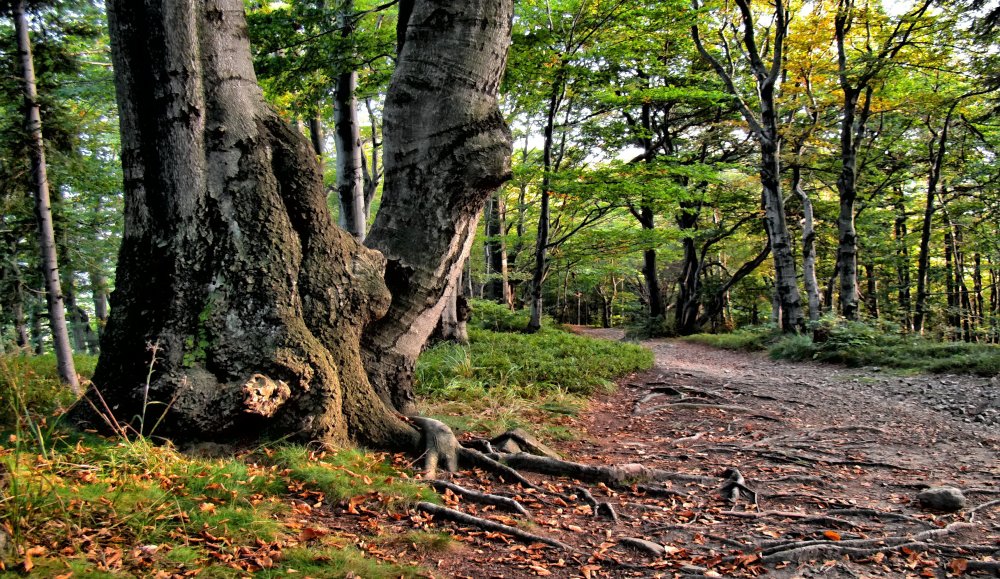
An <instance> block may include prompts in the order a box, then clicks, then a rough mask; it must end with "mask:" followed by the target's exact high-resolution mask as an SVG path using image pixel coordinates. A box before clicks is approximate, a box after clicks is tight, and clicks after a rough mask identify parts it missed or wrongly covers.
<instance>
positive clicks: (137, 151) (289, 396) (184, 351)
mask: <svg viewBox="0 0 1000 579" xmlns="http://www.w3.org/2000/svg"><path fill="white" fill-rule="evenodd" d="M442 10H449V9H448V8H441V7H440V6H438V5H437V4H436V3H434V2H430V1H428V2H417V3H416V6H415V7H414V10H413V13H414V18H415V22H416V23H417V24H416V25H411V27H410V30H409V31H408V32H407V36H408V38H409V37H410V36H411V35H413V36H416V37H419V38H420V41H415V42H414V45H417V46H419V45H420V44H421V42H422V43H423V44H424V45H425V46H424V47H425V48H428V47H430V46H434V45H435V44H436V43H437V42H438V41H440V40H441V39H448V38H454V37H460V38H465V39H467V40H468V41H469V42H471V43H473V45H474V46H475V45H476V44H475V43H476V42H477V41H478V42H479V43H480V44H490V42H488V40H489V39H490V38H492V36H496V37H498V38H497V39H496V40H494V41H493V43H492V44H491V46H493V47H496V49H497V50H498V51H499V52H498V54H499V55H500V56H502V55H503V54H504V52H503V50H505V48H506V40H505V39H503V37H502V36H503V35H502V33H503V32H505V31H506V32H508V34H509V25H510V16H509V15H510V7H509V6H508V5H507V3H506V2H491V1H487V0H484V1H483V2H476V3H472V4H471V5H463V6H462V7H460V8H459V9H454V8H452V9H450V10H449V13H448V14H446V15H445V16H452V17H451V18H449V17H445V18H444V19H443V20H436V21H434V20H433V19H434V15H436V14H437V15H440V14H441V11H442ZM108 14H109V24H110V27H109V29H110V33H111V39H112V55H113V58H114V63H115V73H116V88H117V91H118V100H119V109H120V113H121V126H122V147H123V160H124V169H125V184H126V187H125V191H126V207H125V230H124V235H123V242H122V249H121V253H120V257H119V267H118V273H117V281H116V284H115V291H114V293H113V295H112V305H113V307H112V309H111V316H110V318H109V321H108V325H107V327H106V329H105V332H104V335H103V336H102V342H101V346H102V356H101V358H100V361H99V363H98V367H97V370H96V372H95V375H94V387H93V388H92V389H91V390H90V391H89V392H88V396H87V397H86V400H85V401H84V402H81V403H80V404H78V405H77V406H76V408H75V411H74V417H75V418H76V419H77V420H79V421H85V422H89V423H91V424H95V425H98V421H99V420H101V419H100V417H99V416H97V414H98V413H97V412H94V411H93V410H94V409H96V410H98V411H101V412H103V413H113V414H114V415H115V416H116V417H117V418H118V419H119V420H123V421H127V420H130V419H131V418H132V417H134V416H142V415H143V413H144V412H145V411H147V410H148V411H149V412H151V413H155V414H156V416H155V417H154V418H156V419H158V418H159V414H160V413H161V412H163V408H165V407H167V406H169V412H167V413H166V417H165V418H164V420H163V421H162V423H161V424H160V428H161V430H160V431H159V432H158V433H157V434H162V435H172V436H175V437H180V438H187V439H192V438H200V439H213V440H220V439H222V440H225V439H234V438H257V437H259V436H262V435H267V434H275V435H291V436H293V437H296V438H300V439H318V440H324V441H328V442H339V441H345V440H347V439H353V440H356V441H359V442H362V443H365V444H371V445H373V446H379V447H393V448H400V449H410V450H414V449H416V448H417V447H418V446H419V444H420V440H421V437H420V434H419V432H418V430H417V429H415V428H414V427H413V426H412V425H411V424H409V423H408V421H406V420H405V419H403V417H401V416H400V415H399V414H398V413H396V412H395V411H394V410H393V409H392V408H390V407H389V406H387V405H386V404H384V402H383V400H382V399H380V397H379V395H378V394H377V393H376V391H375V389H374V388H373V387H372V386H371V384H370V383H369V382H368V379H367V375H366V372H365V368H364V366H363V365H362V358H361V348H360V341H361V333H362V331H363V330H364V328H365V327H366V326H367V325H368V324H370V323H371V322H372V321H373V320H375V319H377V318H378V317H380V316H381V315H382V314H384V313H385V312H386V311H387V309H388V308H389V307H390V298H391V297H393V298H398V297H399V296H398V295H397V296H390V294H389V292H388V291H387V288H386V281H385V280H384V279H383V275H384V271H385V263H386V261H385V258H384V257H383V256H382V255H381V254H379V253H378V252H377V251H372V250H370V249H367V248H364V247H363V246H361V245H359V244H358V243H357V242H356V241H355V240H354V238H353V237H352V236H350V235H349V234H348V233H346V232H344V231H343V230H341V229H339V228H338V227H336V226H335V225H334V224H333V223H332V222H331V219H330V214H329V211H328V210H327V208H326V199H325V194H324V191H323V186H322V180H321V178H320V173H319V168H318V166H317V163H316V156H315V154H314V151H313V150H312V147H311V146H310V144H309V143H308V141H306V139H305V138H304V137H303V136H302V135H301V134H299V133H298V132H297V131H295V130H294V129H293V128H291V127H289V126H288V125H287V124H286V123H285V122H283V121H282V120H281V119H280V118H279V117H278V116H277V115H276V114H275V113H274V112H273V111H272V110H271V109H270V108H269V107H268V106H267V105H266V104H265V103H264V100H263V97H262V94H261V91H260V89H259V87H258V85H257V83H256V78H255V76H254V73H253V69H252V67H251V60H250V51H249V44H248V40H247V35H246V24H245V20H244V16H243V5H242V2H241V1H240V0H205V1H203V2H165V1H164V0H146V1H144V2H137V1H136V0H113V1H111V2H109V3H108ZM431 21H433V22H431ZM427 24H432V25H431V26H427ZM479 24H483V25H484V26H483V27H482V32H479V33H478V35H477V33H476V32H472V33H470V32H469V31H468V28H469V27H470V26H472V25H476V30H480V29H479V27H478V25H479ZM449 54H451V53H449ZM470 54H475V55H476V56H479V57H480V58H481V59H482V61H483V62H484V66H490V67H499V68H500V69H501V70H502V60H503V59H502V58H499V61H500V62H499V63H497V62H496V61H495V60H494V61H492V62H487V54H489V53H482V52H477V51H471V50H470V51H466V52H465V53H458V54H456V58H454V59H451V62H452V63H453V66H451V67H447V68H441V69H438V70H439V71H442V72H440V74H444V75H450V76H446V78H442V79H438V81H437V82H432V83H430V85H431V86H433V87H439V88H436V90H452V91H458V90H459V89H460V88H467V87H468V86H469V85H472V84H476V80H478V79H479V74H478V73H479V71H480V69H472V68H469V66H470V64H471V63H474V62H476V59H475V58H474V57H471V56H470ZM491 56H493V58H494V59H496V58H497V57H496V55H491ZM412 58H413V55H412V54H406V53H404V54H402V55H401V58H400V63H399V70H397V75H396V76H395V77H394V79H393V83H392V88H391V89H390V91H391V92H392V93H393V94H397V95H398V94H399V93H400V91H405V93H406V94H407V96H409V97H410V99H411V100H409V101H408V102H407V103H403V104H400V105H397V108H398V109H399V110H397V111H396V113H395V114H397V115H401V114H405V112H406V110H405V109H406V107H411V108H417V111H414V113H415V114H412V115H410V117H409V118H411V119H414V120H415V121H419V120H421V119H420V117H419V115H418V114H416V113H418V112H422V110H423V109H420V108H419V107H420V105H421V104H423V105H426V100H427V99H428V98H429V99H431V100H432V101H433V102H434V103H435V106H441V110H442V111H451V113H452V115H453V116H456V117H462V118H464V117H465V116H466V115H467V114H468V113H467V112H466V111H467V109H465V108H463V107H464V106H465V105H468V103H466V102H463V101H461V100H452V101H447V100H445V99H442V98H440V97H439V95H427V94H425V93H421V92H419V91H421V90H425V88H424V87H425V85H424V84H422V83H418V81H419V80H420V79H421V77H420V76H419V74H417V75H416V76H408V71H409V73H410V74H412V71H413V69H414V67H415V66H416V67H417V68H418V69H419V67H421V66H426V65H420V64H416V65H415V64H413V63H412V62H411V59H412ZM441 60H442V59H437V60H435V64H436V65H440V61H441ZM496 76H497V78H498V77H499V73H498V72H497V73H496ZM414 84H417V86H418V87H419V89H418V90H417V91H414V90H413V89H412V88H411V87H412V86H413V85H414ZM475 112H476V113H480V114H482V111H481V110H476V111H475ZM501 126H502V125H501ZM420 127H434V128H435V129H441V128H442V127H441V124H437V125H434V124H429V125H428V124H423V123H420V122H416V123H415V126H414V128H415V129H416V130H417V131H418V132H419V131H420V130H421V129H420ZM504 134H506V133H504ZM462 136H464V137H465V138H468V139H471V140H472V141H473V142H477V133H476V132H473V131H469V130H468V129H467V130H466V131H465V132H463V133H462ZM400 137H403V138H400ZM396 143H397V149H396V154H397V155H399V153H400V151H405V152H406V153H409V155H410V160H411V162H413V163H416V164H417V165H420V166H423V165H424V164H425V163H426V159H425V156H426V155H428V154H429V153H430V152H431V151H432V150H433V149H430V148H428V145H429V143H428V142H426V141H422V140H420V139H406V138H405V135H400V136H398V137H397V138H396ZM472 149H473V151H482V148H472ZM468 152H469V149H461V148H452V149H449V150H446V151H445V150H441V151H438V155H439V156H447V155H451V156H454V157H456V158H461V159H460V160H463V159H464V158H463V157H462V155H463V154H467V153H468ZM499 157H500V158H501V159H503V158H505V157H504V156H503V155H499ZM394 159H395V161H394V162H396V163H397V164H398V163H399V158H398V157H394ZM464 160H467V159H464ZM441 163H442V160H441V159H440V158H435V159H434V162H431V163H426V164H429V165H431V166H432V167H436V166H439V165H440V164H441ZM463 166H465V165H463ZM480 168H481V167H477V169H480ZM475 175H476V177H479V175H481V172H479V171H477V172H476V173H475ZM448 177H449V176H447V175H441V176H439V179H438V182H437V183H436V184H437V185H438V188H437V189H424V188H422V187H420V185H421V183H419V182H418V181H417V180H415V179H414V180H406V181H403V182H401V183H400V184H399V185H397V187H400V188H404V187H408V186H413V187H415V189H414V190H412V191H409V192H406V191H404V192H402V193H399V194H396V195H395V196H392V195H390V200H395V202H396V203H399V197H401V196H405V195H407V194H408V195H410V196H419V195H423V196H424V197H426V198H427V200H426V201H423V202H422V203H423V204H421V205H419V206H414V205H415V204H414V203H410V205H411V206H409V207H405V208H403V209H399V208H397V209H396V211H400V212H402V213H405V215H396V216H395V219H396V221H394V222H393V224H395V225H399V229H398V230H397V231H396V233H397V235H398V236H399V237H403V238H406V241H405V243H406V244H412V245H414V246H415V247H416V248H419V249H420V250H421V251H422V252H423V253H422V254H420V255H419V256H418V257H417V259H415V260H414V262H413V264H411V263H406V262H402V260H401V259H400V258H399V257H398V256H395V255H390V259H391V260H396V261H394V262H390V267H389V271H390V273H389V281H390V283H394V282H398V281H399V279H400V276H399V275H398V273H399V271H400V270H407V268H409V270H410V271H420V272H421V273H422V274H423V277H422V278H420V279H416V278H413V277H411V279H410V280H409V281H410V282H411V283H410V287H414V286H421V287H437V286H440V287H441V288H442V292H443V287H444V285H445V283H446V280H448V279H450V276H449V275H448V273H449V269H448V267H446V264H450V263H451V262H450V261H449V257H448V256H444V254H443V252H442V253H440V254H439V253H437V252H436V251H435V249H437V248H436V247H434V243H433V242H434V241H437V240H436V239H435V240H425V239H424V238H423V235H425V233H426V232H425V231H424V229H426V227H429V226H431V224H430V222H431V221H434V219H433V218H434V216H433V215H432V213H433V212H432V211H426V212H424V213H420V211H421V210H426V208H427V206H428V205H429V206H430V207H432V208H434V209H437V210H439V211H440V213H441V214H445V213H446V211H444V210H443V209H444V208H445V207H446V205H447V203H446V202H445V201H444V200H442V199H440V198H435V191H446V192H447V193H449V194H451V197H450V199H452V200H454V201H455V204H456V205H461V206H463V207H464V208H466V210H467V211H468V212H469V213H471V214H475V213H477V211H478V208H479V207H478V205H476V203H477V200H473V199H464V198H462V197H461V196H460V195H459V194H458V193H456V190H464V188H463V187H461V186H458V185H455V183H456V182H461V179H456V178H455V177H454V176H451V177H452V178H451V179H449V178H448ZM483 196H484V197H485V194H484V195H483ZM440 216H441V220H440V221H434V224H433V228H434V229H435V230H439V229H442V228H444V227H445V226H450V227H451V228H452V229H465V228H466V227H467V224H458V225H456V224H455V223H445V221H446V220H447V219H446V217H445V216H444V215H440ZM419 223H425V224H426V225H425V227H424V228H423V229H421V228H418V227H417V224H419ZM389 245H390V246H391V243H390V244H389ZM428 262H433V264H434V265H428ZM394 276H395V277H394ZM405 289H406V288H404V290H405ZM410 293H411V294H412V293H413V292H412V291H411V292H410ZM401 295H403V296H404V297H406V296H407V295H409V294H407V293H406V292H405V291H404V292H401ZM437 300H438V301H439V300H440V294H438V296H437ZM392 307H393V308H394V309H398V304H396V303H393V304H392ZM415 309H417V308H415ZM418 315H419V313H418ZM414 317H416V316H411V317H410V318H409V319H414ZM147 344H155V345H157V349H156V350H155V352H156V356H157V357H156V360H155V365H154V367H153V368H154V372H153V376H152V380H151V381H150V382H149V384H148V388H147V387H146V385H145V381H146V377H145V375H146V372H147V371H148V369H149V364H150V363H151V361H150V353H149V352H148V351H147V346H146V345H147ZM392 345H393V346H396V344H392ZM98 393H100V394H101V395H102V396H98ZM147 397H148V400H152V401H157V402H161V403H162V404H163V405H167V406H149V405H147V404H144V401H145V400H147ZM105 401H107V402H108V405H107V406H105V405H104V404H105Z"/></svg>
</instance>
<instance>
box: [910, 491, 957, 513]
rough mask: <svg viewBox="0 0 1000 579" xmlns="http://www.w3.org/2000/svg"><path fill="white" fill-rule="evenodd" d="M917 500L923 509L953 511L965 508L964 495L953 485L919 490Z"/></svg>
mask: <svg viewBox="0 0 1000 579" xmlns="http://www.w3.org/2000/svg"><path fill="white" fill-rule="evenodd" d="M917 502H919V503H920V506H922V507H924V508H925V509H931V510H935V511H944V512H947V513H953V512H955V511H960V510H962V509H963V508H965V495H963V494H962V491H961V490H959V489H957V488H955V487H931V488H929V489H925V490H923V491H920V493H919V494H918V495H917Z"/></svg>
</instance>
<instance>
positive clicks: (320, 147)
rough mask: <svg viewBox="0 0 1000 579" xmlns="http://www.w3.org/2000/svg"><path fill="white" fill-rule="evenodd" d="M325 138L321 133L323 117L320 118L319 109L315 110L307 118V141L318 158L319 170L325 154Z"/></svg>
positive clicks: (321, 168) (321, 169) (321, 167)
mask: <svg viewBox="0 0 1000 579" xmlns="http://www.w3.org/2000/svg"><path fill="white" fill-rule="evenodd" d="M325 140H326V138H325V137H324V135H323V119H321V118H320V116H319V111H316V112H315V113H313V116H312V117H311V118H310V119H309V141H310V142H311V143H312V146H313V150H314V151H316V156H317V157H318V158H319V168H320V172H322V171H323V165H324V157H325V156H326V144H325V142H324V141H325Z"/></svg>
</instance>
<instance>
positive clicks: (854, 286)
mask: <svg viewBox="0 0 1000 579" xmlns="http://www.w3.org/2000/svg"><path fill="white" fill-rule="evenodd" d="M860 92H861V91H859V90H857V89H853V88H850V87H846V86H845V88H844V106H843V117H842V118H841V121H840V122H841V126H840V163H841V167H840V174H839V175H838V176H837V192H838V193H839V198H840V213H839V214H838V216H837V265H838V269H839V270H840V314H841V315H842V316H844V317H845V318H847V319H848V320H856V319H858V234H857V230H856V229H855V227H854V203H855V201H856V200H857V196H858V192H857V160H858V153H857V143H856V141H855V139H854V136H855V130H856V127H855V122H856V110H857V105H858V96H859V94H860Z"/></svg>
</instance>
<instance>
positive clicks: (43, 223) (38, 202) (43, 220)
mask: <svg viewBox="0 0 1000 579" xmlns="http://www.w3.org/2000/svg"><path fill="white" fill-rule="evenodd" d="M24 10H25V2H24V0H18V2H17V4H16V6H15V9H14V27H15V28H16V30H17V48H18V52H19V53H20V56H21V71H22V74H23V75H24V102H25V106H26V108H27V111H28V113H27V129H28V135H29V136H30V147H31V168H32V172H33V173H34V176H35V183H36V188H35V216H36V217H37V219H38V232H39V245H40V247H41V254H42V277H43V278H44V279H45V289H46V298H47V301H48V309H49V324H50V328H51V330H52V343H53V347H54V349H55V352H56V364H57V366H58V370H59V378H60V380H62V382H63V383H64V384H66V385H68V386H69V387H70V389H71V390H73V392H74V393H76V394H80V384H79V382H78V379H77V376H76V368H75V366H74V364H73V350H72V348H70V343H69V331H68V328H67V327H66V308H65V305H64V303H63V293H62V285H61V282H60V279H59V260H58V258H57V257H56V242H55V230H54V228H53V225H52V207H51V200H50V198H49V181H48V175H47V172H46V167H45V143H44V141H43V140H42V116H41V112H40V107H39V103H38V92H37V89H36V85H35V68H34V62H33V61H32V57H31V42H30V40H29V39H28V21H27V18H26V17H25V14H24Z"/></svg>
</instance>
